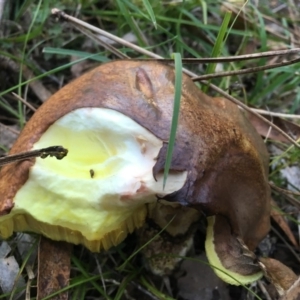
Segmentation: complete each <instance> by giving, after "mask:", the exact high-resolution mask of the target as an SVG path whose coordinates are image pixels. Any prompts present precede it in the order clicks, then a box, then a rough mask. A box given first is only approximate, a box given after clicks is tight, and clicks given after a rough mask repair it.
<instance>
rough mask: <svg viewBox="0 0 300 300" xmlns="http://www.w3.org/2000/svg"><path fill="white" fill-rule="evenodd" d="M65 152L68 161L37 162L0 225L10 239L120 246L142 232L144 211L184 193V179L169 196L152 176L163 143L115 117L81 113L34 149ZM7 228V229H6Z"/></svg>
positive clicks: (177, 179)
mask: <svg viewBox="0 0 300 300" xmlns="http://www.w3.org/2000/svg"><path fill="white" fill-rule="evenodd" d="M52 145H62V146H63V147H65V148H67V149H68V151H69V152H68V155H67V156H66V157H65V158H63V159H62V160H57V159H55V158H46V159H41V158H38V159H36V163H35V164H34V166H33V167H32V168H31V170H30V174H29V179H28V180H27V182H26V183H25V185H24V186H23V187H22V188H21V189H20V190H19V191H18V192H17V194H16V197H15V199H14V203H15V206H14V208H13V210H12V212H11V213H10V214H9V215H7V216H5V217H2V218H1V219H0V232H1V234H2V235H3V236H4V237H5V236H6V237H7V236H9V235H10V234H11V233H12V231H13V230H14V231H33V232H37V233H41V234H43V235H45V236H47V237H49V238H51V239H54V240H66V241H69V242H72V243H75V244H78V243H81V244H84V245H85V246H86V247H87V248H89V249H90V250H92V251H99V250H100V249H101V248H104V249H108V248H109V247H111V246H112V245H117V244H118V243H120V242H121V241H122V240H123V239H124V238H125V237H126V235H127V234H128V232H132V231H133V230H134V229H135V228H137V227H140V226H142V225H143V223H144V220H145V217H146V212H147V210H146V203H151V202H155V201H156V196H155V195H156V194H160V195H165V194H169V193H171V192H174V191H176V190H178V189H180V188H181V187H182V186H183V184H184V182H185V180H186V172H182V173H181V174H177V175H170V176H169V178H168V181H167V182H168V184H167V186H166V187H165V189H164V190H163V185H162V178H161V176H159V178H158V181H155V180H154V178H153V175H152V168H153V166H154V165H155V162H156V160H155V159H156V157H157V155H158V153H159V150H160V148H161V147H162V141H161V140H160V139H158V138H157V137H155V136H154V135H153V134H152V133H150V132H149V131H148V130H146V129H145V128H143V127H142V126H140V125H139V124H137V123H136V122H135V121H133V120H132V119H130V118H129V117H127V116H125V115H123V114H121V113H119V112H116V111H114V110H110V109H104V108H81V109H77V110H75V111H72V112H70V113H69V114H67V115H65V116H64V117H62V118H61V119H59V120H58V121H56V122H55V123H54V124H53V125H52V126H50V127H49V129H48V130H47V131H46V132H45V133H44V134H43V135H42V137H41V139H40V140H39V141H38V142H37V143H35V145H34V149H39V148H44V147H48V146H52ZM1 221H3V222H2V223H1Z"/></svg>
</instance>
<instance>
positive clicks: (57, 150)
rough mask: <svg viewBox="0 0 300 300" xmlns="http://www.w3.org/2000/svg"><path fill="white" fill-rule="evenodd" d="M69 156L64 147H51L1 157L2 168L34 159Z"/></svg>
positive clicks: (0, 164)
mask: <svg viewBox="0 0 300 300" xmlns="http://www.w3.org/2000/svg"><path fill="white" fill-rule="evenodd" d="M67 154H68V150H67V149H65V148H63V147H62V146H51V147H48V148H43V149H38V150H32V151H27V152H21V153H18V154H13V155H7V156H4V157H0V166H3V165H7V164H10V163H13V162H17V161H21V160H26V159H30V158H34V157H41V158H46V157H48V156H55V157H56V158H57V159H63V158H64V157H65V156H66V155H67Z"/></svg>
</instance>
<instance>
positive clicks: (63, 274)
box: [37, 237, 72, 300]
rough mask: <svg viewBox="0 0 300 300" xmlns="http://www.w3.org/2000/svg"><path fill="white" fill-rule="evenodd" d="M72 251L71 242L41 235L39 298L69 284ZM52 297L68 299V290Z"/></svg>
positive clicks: (57, 299) (53, 299)
mask: <svg viewBox="0 0 300 300" xmlns="http://www.w3.org/2000/svg"><path fill="white" fill-rule="evenodd" d="M71 252H72V245H71V244H69V243H67V242H57V241H52V240H49V239H47V238H45V237H41V240H40V244H39V249H38V286H37V289H38V295H37V300H41V299H43V298H44V297H46V296H49V295H51V294H53V293H55V292H57V291H59V290H61V289H62V288H65V287H67V286H68V284H69V279H70V256H71ZM51 299H52V300H67V299H68V292H63V293H60V294H58V295H57V296H54V297H52V298H51Z"/></svg>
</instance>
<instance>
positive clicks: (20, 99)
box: [12, 92, 36, 111]
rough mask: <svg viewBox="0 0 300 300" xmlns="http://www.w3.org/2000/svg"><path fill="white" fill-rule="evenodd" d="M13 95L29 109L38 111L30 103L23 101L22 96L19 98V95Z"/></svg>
mask: <svg viewBox="0 0 300 300" xmlns="http://www.w3.org/2000/svg"><path fill="white" fill-rule="evenodd" d="M12 94H13V95H14V96H15V97H16V98H17V100H19V101H21V102H22V103H24V104H25V105H26V106H27V107H29V108H30V109H31V110H32V111H36V108H35V107H33V106H32V105H31V104H30V103H28V102H27V101H26V100H25V99H23V98H22V97H21V96H19V95H18V94H16V93H14V92H12Z"/></svg>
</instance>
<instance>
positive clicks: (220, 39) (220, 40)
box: [202, 11, 232, 93]
mask: <svg viewBox="0 0 300 300" xmlns="http://www.w3.org/2000/svg"><path fill="white" fill-rule="evenodd" d="M231 14H232V13H231V12H230V11H227V12H226V13H225V16H224V19H223V22H222V25H221V28H220V31H219V33H218V36H217V39H216V42H215V45H214V47H213V50H212V54H211V57H218V56H219V55H220V54H221V52H222V49H223V45H224V42H225V40H224V38H225V36H226V32H227V29H228V25H229V22H230V19H231ZM216 65H217V64H216V63H210V64H208V65H207V69H206V72H205V74H211V73H214V72H215V69H216ZM207 89H208V85H203V88H202V90H203V92H204V93H206V92H207Z"/></svg>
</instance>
